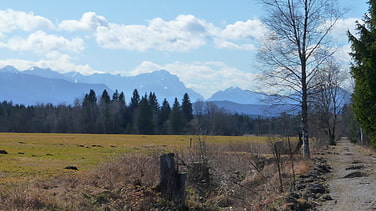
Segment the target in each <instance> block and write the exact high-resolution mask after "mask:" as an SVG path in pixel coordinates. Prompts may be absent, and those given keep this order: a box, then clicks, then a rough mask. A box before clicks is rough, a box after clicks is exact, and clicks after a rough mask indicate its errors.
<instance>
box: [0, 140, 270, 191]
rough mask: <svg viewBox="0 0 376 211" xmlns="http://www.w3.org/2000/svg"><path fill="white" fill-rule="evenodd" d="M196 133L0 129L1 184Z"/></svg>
mask: <svg viewBox="0 0 376 211" xmlns="http://www.w3.org/2000/svg"><path fill="white" fill-rule="evenodd" d="M196 139H197V137H196V136H182V135H169V136H161V135H103V134H34V133H0V150H5V151H6V152H8V154H0V184H11V183H17V182H20V181H25V180H29V179H35V178H38V179H41V178H44V177H50V176H54V175H59V174H75V173H76V172H74V171H71V170H65V169H64V168H65V167H66V166H76V167H77V168H78V169H79V170H80V171H79V172H82V171H85V170H89V169H91V168H93V167H95V166H96V165H98V164H99V163H100V162H104V161H106V160H108V159H110V158H112V157H116V156H118V155H122V154H124V153H135V152H146V151H154V152H155V151H157V152H162V151H173V150H184V149H185V148H187V147H189V145H190V140H193V141H194V140H196ZM204 139H205V141H207V143H217V144H229V143H237V142H242V143H246V142H265V141H267V140H268V138H267V137H246V136H239V137H226V136H207V137H204Z"/></svg>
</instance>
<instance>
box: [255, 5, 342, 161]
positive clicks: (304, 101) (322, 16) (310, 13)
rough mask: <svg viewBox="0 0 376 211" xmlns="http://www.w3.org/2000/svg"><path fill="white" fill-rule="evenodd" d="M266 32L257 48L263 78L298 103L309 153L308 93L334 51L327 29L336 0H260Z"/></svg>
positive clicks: (334, 19)
mask: <svg viewBox="0 0 376 211" xmlns="http://www.w3.org/2000/svg"><path fill="white" fill-rule="evenodd" d="M260 1H261V2H262V3H263V5H264V6H265V9H266V13H267V16H266V18H265V19H264V24H265V25H266V26H267V27H268V29H269V32H268V35H267V36H266V37H265V38H264V42H263V46H262V47H261V48H260V50H259V52H258V58H259V61H260V62H261V63H262V66H263V69H262V70H263V76H264V77H263V79H264V80H263V82H265V83H266V85H267V87H269V89H270V88H272V89H273V90H274V91H275V94H278V96H283V97H285V99H286V98H291V99H293V100H295V101H297V102H298V103H299V110H300V113H301V133H302V137H303V140H302V141H301V143H302V144H303V156H304V157H305V158H308V157H310V149H309V135H308V133H309V129H308V111H309V109H308V97H309V94H310V90H311V89H314V88H315V86H317V84H315V83H314V80H313V79H314V78H315V76H316V74H317V72H318V71H319V67H320V66H321V65H322V64H323V63H324V62H325V61H326V60H327V59H328V58H329V57H330V56H331V55H332V54H333V52H331V51H329V50H327V49H329V48H328V47H329V44H330V42H329V39H328V33H329V32H330V31H331V30H332V29H333V27H334V25H335V23H336V22H337V20H338V19H339V18H340V16H341V13H340V11H339V10H338V9H337V8H336V5H335V3H336V1H335V0H260Z"/></svg>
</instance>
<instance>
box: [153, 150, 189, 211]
mask: <svg viewBox="0 0 376 211" xmlns="http://www.w3.org/2000/svg"><path fill="white" fill-rule="evenodd" d="M174 156H175V155H174V153H169V154H163V155H161V157H160V176H161V177H160V182H159V185H158V189H159V190H160V191H161V193H162V194H164V196H165V197H166V198H167V199H168V200H171V201H174V202H175V203H176V206H178V207H184V204H185V180H186V174H179V173H178V171H177V170H176V169H175V161H174Z"/></svg>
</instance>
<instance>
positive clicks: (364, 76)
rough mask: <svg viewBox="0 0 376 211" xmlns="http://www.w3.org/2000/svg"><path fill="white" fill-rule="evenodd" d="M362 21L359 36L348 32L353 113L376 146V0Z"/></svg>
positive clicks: (372, 2)
mask: <svg viewBox="0 0 376 211" xmlns="http://www.w3.org/2000/svg"><path fill="white" fill-rule="evenodd" d="M368 3H369V5H370V7H369V11H368V14H367V13H366V14H365V16H364V19H363V21H362V22H356V30H357V31H358V36H355V35H353V34H351V33H350V32H348V36H349V40H350V42H351V48H352V52H351V53H350V55H351V56H352V59H353V62H352V64H351V74H352V76H353V78H354V79H355V87H354V92H353V96H352V99H353V111H354V115H355V118H356V120H357V121H358V123H359V124H360V126H361V128H362V129H363V131H364V132H365V133H366V134H367V135H368V136H369V137H370V138H371V139H372V143H373V146H374V147H376V1H375V0H370V1H369V2H368Z"/></svg>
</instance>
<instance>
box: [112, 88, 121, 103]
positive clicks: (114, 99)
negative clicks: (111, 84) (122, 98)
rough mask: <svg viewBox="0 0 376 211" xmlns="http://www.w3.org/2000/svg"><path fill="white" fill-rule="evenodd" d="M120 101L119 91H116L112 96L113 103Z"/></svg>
mask: <svg viewBox="0 0 376 211" xmlns="http://www.w3.org/2000/svg"><path fill="white" fill-rule="evenodd" d="M117 100H119V91H118V90H115V92H114V94H113V95H112V101H117Z"/></svg>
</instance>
